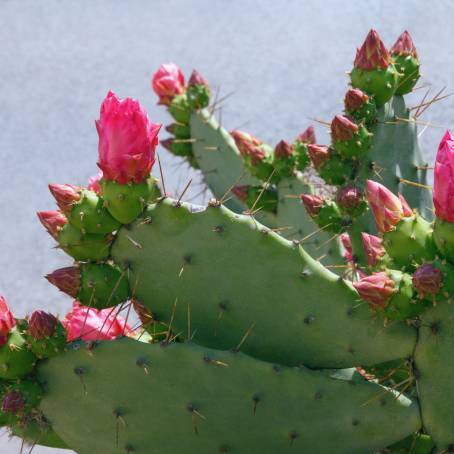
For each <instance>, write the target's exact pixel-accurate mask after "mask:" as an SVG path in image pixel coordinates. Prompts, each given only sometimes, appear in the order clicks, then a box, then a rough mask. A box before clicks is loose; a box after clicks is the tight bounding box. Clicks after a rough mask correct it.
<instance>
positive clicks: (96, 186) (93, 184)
mask: <svg viewBox="0 0 454 454" xmlns="http://www.w3.org/2000/svg"><path fill="white" fill-rule="evenodd" d="M101 179H102V172H98V173H97V174H96V175H93V176H91V177H90V178H89V179H88V185H87V189H89V190H90V191H93V192H96V194H98V195H101V185H100V183H99V182H100V181H101Z"/></svg>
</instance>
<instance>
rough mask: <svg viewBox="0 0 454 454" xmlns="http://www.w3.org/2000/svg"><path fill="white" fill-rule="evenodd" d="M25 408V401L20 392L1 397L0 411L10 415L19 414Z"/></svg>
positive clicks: (10, 392)
mask: <svg viewBox="0 0 454 454" xmlns="http://www.w3.org/2000/svg"><path fill="white" fill-rule="evenodd" d="M24 408H25V399H24V396H23V395H22V393H21V392H20V391H16V390H13V391H9V392H8V393H6V394H5V396H4V397H3V402H2V411H3V412H4V413H10V414H12V415H17V414H19V413H20V412H21V411H22V410H23V409H24Z"/></svg>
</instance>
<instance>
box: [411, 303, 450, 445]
mask: <svg viewBox="0 0 454 454" xmlns="http://www.w3.org/2000/svg"><path fill="white" fill-rule="evenodd" d="M451 296H452V295H451ZM450 302H451V304H448V302H447V301H445V302H442V303H440V304H438V305H437V306H436V307H434V308H432V309H430V310H429V311H427V312H426V313H424V314H423V315H422V317H421V327H420V329H419V339H418V344H417V347H416V352H415V360H416V367H417V372H418V374H417V379H418V391H419V399H420V403H421V411H422V418H423V422H424V426H425V427H426V429H427V430H428V432H429V433H430V434H431V435H432V437H433V439H434V441H435V443H436V445H437V450H436V452H437V453H441V452H446V453H448V452H450V451H449V449H451V448H452V446H454V431H453V427H454V413H453V411H452V408H453V405H454V400H453V399H451V395H452V377H453V373H454V370H453V365H454V318H453V304H452V301H451V300H450Z"/></svg>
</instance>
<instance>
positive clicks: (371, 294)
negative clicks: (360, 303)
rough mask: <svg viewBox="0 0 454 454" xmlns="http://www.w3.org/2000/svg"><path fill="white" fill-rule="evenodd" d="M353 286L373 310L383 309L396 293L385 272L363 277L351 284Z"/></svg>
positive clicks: (392, 282) (391, 281)
mask: <svg viewBox="0 0 454 454" xmlns="http://www.w3.org/2000/svg"><path fill="white" fill-rule="evenodd" d="M353 286H354V287H355V289H356V290H357V292H358V293H359V296H360V297H361V298H362V299H363V300H364V301H367V302H368V303H369V305H370V307H371V308H373V309H375V310H382V309H384V308H385V307H386V305H387V304H388V302H389V300H390V299H391V297H392V295H393V294H394V293H395V291H396V289H395V284H394V281H393V280H392V279H391V278H389V277H388V275H387V274H386V273H385V272H380V273H373V274H371V275H370V276H366V277H363V278H361V280H359V281H358V282H353Z"/></svg>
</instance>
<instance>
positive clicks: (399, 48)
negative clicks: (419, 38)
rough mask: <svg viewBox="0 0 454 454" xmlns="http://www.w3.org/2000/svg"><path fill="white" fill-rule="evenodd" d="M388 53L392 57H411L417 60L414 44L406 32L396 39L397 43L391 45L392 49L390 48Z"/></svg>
mask: <svg viewBox="0 0 454 454" xmlns="http://www.w3.org/2000/svg"><path fill="white" fill-rule="evenodd" d="M390 52H391V54H393V55H405V56H406V55H411V56H412V57H415V58H418V53H417V52H416V47H415V44H414V43H413V40H412V39H411V36H410V33H408V32H407V30H405V31H404V32H403V33H402V34H401V35H400V36H399V37H398V38H397V41H396V42H395V43H394V44H393V47H391V51H390Z"/></svg>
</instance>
